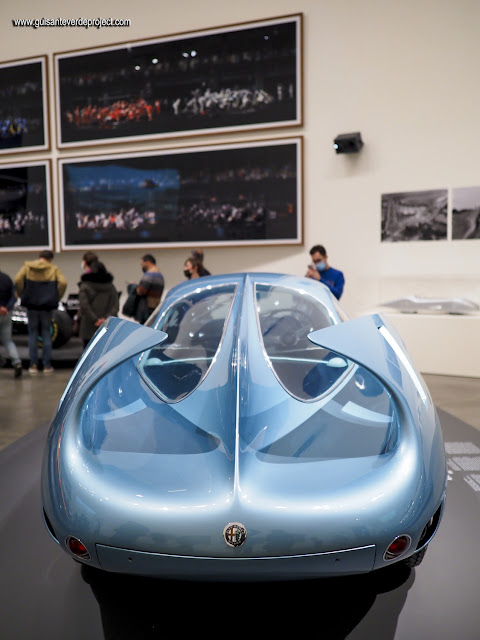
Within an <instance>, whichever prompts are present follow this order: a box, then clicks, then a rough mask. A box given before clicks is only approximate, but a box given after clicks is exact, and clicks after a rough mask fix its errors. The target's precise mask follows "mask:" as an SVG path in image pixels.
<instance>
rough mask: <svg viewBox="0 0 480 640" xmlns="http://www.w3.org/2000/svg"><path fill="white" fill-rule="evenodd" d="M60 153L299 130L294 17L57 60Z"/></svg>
mask: <svg viewBox="0 0 480 640" xmlns="http://www.w3.org/2000/svg"><path fill="white" fill-rule="evenodd" d="M55 73H56V92H57V95H56V109H57V123H58V136H57V137H58V146H59V147H66V146H73V145H77V146H78V145H82V144H83V145H85V144H95V143H97V144H100V143H105V142H107V141H120V140H125V139H131V138H134V139H138V138H142V139H148V138H152V137H153V138H158V137H168V136H178V135H191V134H198V133H211V132H216V133H218V132H222V131H230V130H233V129H239V130H245V129H252V128H267V127H280V126H292V125H299V124H301V87H300V81H301V15H296V16H287V17H284V18H277V19H272V20H265V21H262V22H255V23H246V24H241V25H234V26H231V27H224V28H218V29H211V30H208V31H199V32H194V33H192V32H191V33H186V34H181V35H176V36H171V37H164V38H160V39H157V40H148V41H143V42H138V43H136V44H134V45H132V44H131V43H130V44H122V45H119V46H115V47H103V48H96V49H91V50H86V51H83V52H74V53H62V54H56V55H55Z"/></svg>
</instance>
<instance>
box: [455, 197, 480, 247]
mask: <svg viewBox="0 0 480 640" xmlns="http://www.w3.org/2000/svg"><path fill="white" fill-rule="evenodd" d="M478 238H480V187H460V188H456V189H452V240H473V239H476V240H478Z"/></svg>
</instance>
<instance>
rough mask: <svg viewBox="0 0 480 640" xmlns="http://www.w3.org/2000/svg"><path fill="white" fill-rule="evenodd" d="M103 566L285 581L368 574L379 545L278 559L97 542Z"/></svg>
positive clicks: (145, 572)
mask: <svg viewBox="0 0 480 640" xmlns="http://www.w3.org/2000/svg"><path fill="white" fill-rule="evenodd" d="M96 548H97V555H98V559H99V561H100V565H101V567H102V569H104V570H106V571H111V572H115V573H127V574H135V575H144V576H156V577H164V578H178V579H185V580H189V579H190V580H192V579H202V580H208V579H210V580H251V579H252V580H253V579H255V580H262V579H263V580H281V579H285V580H287V579H299V578H316V577H322V576H332V575H342V574H343V575H349V574H355V573H367V572H369V571H371V570H372V568H373V563H374V561H375V545H369V546H367V547H359V548H356V549H345V550H341V551H332V552H328V553H318V554H309V555H303V556H285V557H275V558H268V557H267V558H198V557H189V556H171V555H162V554H159V553H146V552H142V551H132V550H129V549H118V548H115V547H109V546H104V545H99V544H97V546H96Z"/></svg>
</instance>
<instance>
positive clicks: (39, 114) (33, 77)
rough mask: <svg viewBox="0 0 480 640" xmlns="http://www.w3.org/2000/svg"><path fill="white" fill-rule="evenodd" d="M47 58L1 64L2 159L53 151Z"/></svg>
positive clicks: (40, 57)
mask: <svg viewBox="0 0 480 640" xmlns="http://www.w3.org/2000/svg"><path fill="white" fill-rule="evenodd" d="M47 96H48V79H47V57H46V56H39V57H36V58H27V59H24V60H13V61H10V62H3V63H0V157H1V156H3V155H7V154H12V153H19V152H24V151H46V150H48V149H50V136H49V126H48V125H49V123H48V98H47Z"/></svg>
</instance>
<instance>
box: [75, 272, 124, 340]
mask: <svg viewBox="0 0 480 640" xmlns="http://www.w3.org/2000/svg"><path fill="white" fill-rule="evenodd" d="M78 298H79V302H80V333H79V335H80V338H81V339H82V341H83V345H84V347H86V346H87V344H88V343H89V342H90V338H91V337H92V336H93V334H94V333H95V332H96V330H97V329H98V328H99V327H100V326H101V325H102V324H103V322H104V321H105V320H106V319H107V318H108V317H109V316H116V315H117V314H118V292H117V290H116V289H115V287H114V285H113V276H112V274H111V273H109V272H108V271H107V269H106V268H105V265H104V264H103V262H100V261H96V262H93V263H92V264H91V265H90V271H89V272H88V273H84V274H83V276H82V278H81V282H80V284H79V293H78Z"/></svg>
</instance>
